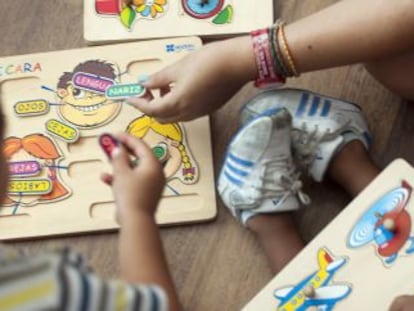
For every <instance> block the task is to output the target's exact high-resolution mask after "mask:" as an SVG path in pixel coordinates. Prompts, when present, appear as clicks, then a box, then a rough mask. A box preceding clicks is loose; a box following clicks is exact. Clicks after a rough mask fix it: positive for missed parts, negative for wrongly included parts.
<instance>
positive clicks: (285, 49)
mask: <svg viewBox="0 0 414 311" xmlns="http://www.w3.org/2000/svg"><path fill="white" fill-rule="evenodd" d="M279 33H280V38H281V40H280V41H282V47H283V52H284V54H285V56H286V59H287V63H288V65H289V69H290V71H291V72H292V75H294V76H295V77H297V76H299V74H298V71H297V70H296V66H295V62H294V60H293V56H292V53H291V52H290V49H289V45H288V43H287V41H286V35H285V23H283V22H282V23H281V24H280V26H279ZM278 41H279V40H278Z"/></svg>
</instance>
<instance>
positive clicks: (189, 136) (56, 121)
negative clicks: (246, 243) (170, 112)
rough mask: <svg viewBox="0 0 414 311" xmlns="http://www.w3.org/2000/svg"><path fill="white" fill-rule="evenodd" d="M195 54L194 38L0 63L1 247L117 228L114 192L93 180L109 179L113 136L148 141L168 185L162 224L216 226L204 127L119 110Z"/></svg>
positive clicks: (206, 127) (208, 142)
mask: <svg viewBox="0 0 414 311" xmlns="http://www.w3.org/2000/svg"><path fill="white" fill-rule="evenodd" d="M171 45H173V46H177V49H176V50H175V51H171V49H170V48H169V47H170V46H171ZM179 47H181V48H179ZM200 47H201V41H200V39H199V38H197V37H187V38H186V37H183V38H177V39H168V40H158V41H146V42H139V43H130V44H122V45H113V46H106V47H96V48H88V49H78V50H69V51H59V52H51V53H44V54H32V55H21V56H15V57H7V58H1V59H0V91H1V93H0V94H1V102H2V107H3V110H4V114H5V116H6V120H7V130H6V135H5V141H4V148H3V149H4V150H3V152H4V154H5V156H6V159H7V161H8V166H9V174H10V181H9V185H8V191H7V198H6V201H5V202H4V203H3V205H2V206H0V238H1V239H2V240H7V239H19V238H29V237H42V236H50V235H58V234H59V235H61V234H69V233H80V232H88V231H100V230H109V229H116V228H118V225H117V224H116V222H115V219H114V215H115V210H114V207H115V206H114V202H113V195H112V191H111V189H110V187H108V186H106V185H104V184H103V183H102V182H101V181H100V178H99V176H100V174H101V173H102V172H110V171H111V166H110V164H109V160H108V158H107V156H106V154H105V153H104V151H103V150H102V148H101V147H100V145H99V144H100V143H101V146H103V145H102V144H104V143H105V142H107V140H105V139H107V138H108V137H106V136H102V134H103V133H113V132H116V131H125V132H127V133H129V134H131V135H133V136H135V137H138V138H141V139H143V140H144V141H146V142H147V143H148V144H149V145H150V147H151V148H152V151H153V153H154V155H155V156H156V157H157V158H158V160H159V161H160V162H162V165H163V167H164V173H165V175H166V177H167V184H166V187H165V190H164V193H163V198H162V200H161V203H160V206H159V210H158V211H157V214H156V219H157V222H158V223H159V224H180V223H187V222H195V221H206V220H210V219H213V218H214V217H215V214H216V200H215V188H214V175H213V165H212V150H211V140H210V127H209V120H208V117H204V118H200V119H198V120H195V121H191V122H187V123H171V124H160V123H158V122H157V121H156V120H155V119H153V118H151V117H150V116H147V115H145V114H143V113H142V112H140V111H138V110H137V109H136V108H134V107H132V106H130V105H128V104H127V103H126V101H125V99H126V98H128V97H131V96H144V95H145V96H146V94H147V95H148V92H149V91H147V90H145V88H144V87H142V86H141V84H140V83H139V81H141V80H142V79H143V77H145V76H146V75H149V74H151V73H153V72H155V71H157V70H159V69H161V68H163V67H164V66H165V65H167V64H169V63H171V62H173V61H176V60H178V59H179V58H181V57H183V56H184V55H186V54H188V53H189V52H191V51H193V50H195V49H198V48H200ZM152 95H153V96H157V94H151V96H152ZM100 137H101V140H100V141H99V138H100ZM102 137H103V139H102ZM138 161H139V160H138ZM137 187H139V185H137Z"/></svg>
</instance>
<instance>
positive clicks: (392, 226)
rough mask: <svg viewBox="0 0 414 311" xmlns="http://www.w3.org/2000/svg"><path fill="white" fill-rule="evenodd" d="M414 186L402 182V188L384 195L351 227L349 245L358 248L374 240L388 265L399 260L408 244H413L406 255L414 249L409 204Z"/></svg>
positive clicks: (380, 254) (378, 251)
mask: <svg viewBox="0 0 414 311" xmlns="http://www.w3.org/2000/svg"><path fill="white" fill-rule="evenodd" d="M411 192H412V187H411V185H409V184H408V183H407V182H406V181H402V184H401V187H398V188H396V189H393V190H391V191H389V192H388V193H386V194H385V195H383V196H382V197H380V198H379V199H378V200H377V201H376V202H374V204H372V206H371V208H370V209H369V210H368V211H367V212H365V214H363V215H362V217H361V218H360V219H359V220H358V222H357V223H356V224H355V226H354V228H353V229H352V230H351V232H350V234H349V238H348V246H349V247H351V248H358V247H361V246H363V245H366V244H369V243H371V242H373V243H375V244H376V245H377V253H378V255H379V256H380V258H381V259H384V263H385V264H391V263H392V262H394V261H395V260H396V259H397V256H398V253H399V252H400V251H401V250H402V248H403V246H404V245H406V243H407V241H410V242H411V245H409V246H408V248H407V249H406V250H405V254H411V253H413V252H414V236H410V234H411V217H410V214H409V213H408V212H407V211H406V209H405V207H406V205H407V203H408V201H409V200H410V197H411Z"/></svg>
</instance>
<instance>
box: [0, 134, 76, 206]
mask: <svg viewBox="0 0 414 311" xmlns="http://www.w3.org/2000/svg"><path fill="white" fill-rule="evenodd" d="M3 152H4V156H5V157H6V160H7V161H8V164H9V173H10V175H11V176H10V177H11V178H12V179H13V178H14V177H16V178H18V180H20V181H24V180H27V178H28V177H27V176H29V175H35V177H36V178H37V179H38V180H39V179H44V180H49V181H50V184H51V191H49V192H48V193H46V194H34V195H33V194H30V192H28V193H27V194H25V193H24V192H22V193H19V194H18V195H17V194H10V193H9V194H8V196H7V198H6V200H5V202H4V203H3V204H4V205H7V206H9V205H14V204H16V203H17V204H18V205H21V206H32V205H35V204H37V203H40V202H45V203H46V201H47V202H54V201H57V200H62V199H64V198H66V197H68V196H69V195H70V190H69V189H68V188H67V187H66V186H65V185H64V184H63V183H62V182H61V180H60V176H59V172H58V169H59V166H58V165H57V163H58V161H59V160H60V159H62V158H63V157H62V155H61V154H60V153H59V150H58V148H57V147H56V145H55V144H54V143H53V141H52V140H51V139H50V138H49V137H47V136H45V135H43V134H31V135H27V136H25V137H23V138H18V137H13V136H12V137H8V138H7V139H6V140H5V142H4V148H3ZM14 164H17V165H18V166H17V167H16V166H14ZM22 165H25V167H24V168H23V169H19V168H20V167H22ZM22 172H23V173H24V172H26V175H24V174H23V175H22ZM28 173H29V174H28Z"/></svg>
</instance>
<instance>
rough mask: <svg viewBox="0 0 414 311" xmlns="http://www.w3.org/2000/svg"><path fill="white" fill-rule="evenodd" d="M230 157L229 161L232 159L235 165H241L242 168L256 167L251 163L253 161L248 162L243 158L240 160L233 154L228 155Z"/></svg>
mask: <svg viewBox="0 0 414 311" xmlns="http://www.w3.org/2000/svg"><path fill="white" fill-rule="evenodd" d="M228 157H229V159H231V160H232V161H233V162H235V163H237V164H239V165H241V166H245V167H252V166H253V165H254V163H253V162H251V161H247V160H243V159H241V158H239V157H237V156H235V155H234V154H232V153H229V154H228Z"/></svg>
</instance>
